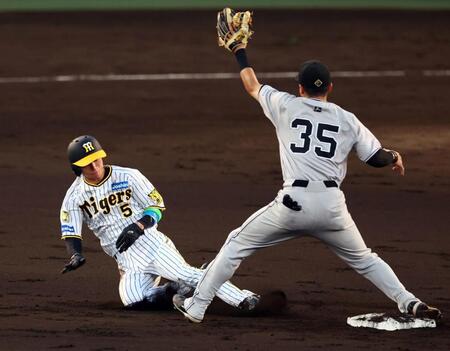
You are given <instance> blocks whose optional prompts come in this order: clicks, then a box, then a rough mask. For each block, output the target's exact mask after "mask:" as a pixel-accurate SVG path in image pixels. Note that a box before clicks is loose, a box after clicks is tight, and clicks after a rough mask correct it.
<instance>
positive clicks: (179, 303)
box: [172, 294, 202, 323]
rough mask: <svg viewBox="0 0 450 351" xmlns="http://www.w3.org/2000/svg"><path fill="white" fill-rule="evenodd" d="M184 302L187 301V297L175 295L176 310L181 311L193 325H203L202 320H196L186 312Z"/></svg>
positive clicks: (174, 304) (173, 299) (173, 300)
mask: <svg viewBox="0 0 450 351" xmlns="http://www.w3.org/2000/svg"><path fill="white" fill-rule="evenodd" d="M184 300H186V297H184V296H182V295H178V294H175V295H174V296H173V298H172V302H173V306H174V308H175V309H176V310H178V311H180V312H181V313H182V314H183V315H184V316H185V317H186V319H188V320H189V321H191V322H193V323H201V322H202V320H201V319H198V318H195V317H194V316H192V315H190V314H189V313H188V312H187V311H186V309H185V308H184Z"/></svg>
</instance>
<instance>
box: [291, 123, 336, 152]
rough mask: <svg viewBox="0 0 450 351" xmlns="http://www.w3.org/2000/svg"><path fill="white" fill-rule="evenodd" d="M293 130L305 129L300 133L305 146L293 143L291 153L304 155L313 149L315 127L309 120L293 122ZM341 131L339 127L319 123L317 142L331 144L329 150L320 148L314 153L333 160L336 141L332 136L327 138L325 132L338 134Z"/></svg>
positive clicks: (317, 147)
mask: <svg viewBox="0 0 450 351" xmlns="http://www.w3.org/2000/svg"><path fill="white" fill-rule="evenodd" d="M291 127H292V128H295V129H297V128H299V127H304V131H303V132H301V133H300V140H302V141H303V145H302V146H299V145H298V144H296V143H291V145H290V148H291V151H292V152H294V153H297V154H304V153H306V152H308V151H309V149H310V148H311V134H312V133H313V125H312V123H311V122H310V121H308V120H307V119H301V118H296V119H294V120H293V121H292V124H291ZM338 131H339V127H338V126H333V125H331V124H325V123H319V124H318V125H317V134H316V136H317V140H319V141H321V142H322V143H325V144H329V145H330V146H329V147H328V150H324V149H322V148H321V147H320V146H316V147H315V148H314V152H315V153H316V155H317V156H320V157H325V158H332V157H333V156H334V155H335V153H336V146H337V143H336V140H334V139H333V138H332V137H331V136H326V135H325V134H324V133H325V132H332V133H337V132H338Z"/></svg>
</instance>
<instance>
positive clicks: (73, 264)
mask: <svg viewBox="0 0 450 351" xmlns="http://www.w3.org/2000/svg"><path fill="white" fill-rule="evenodd" d="M85 263H86V259H85V258H84V257H83V255H82V254H80V253H78V252H75V253H74V254H73V255H72V257H71V258H70V261H69V263H67V264H66V265H65V266H64V268H63V270H62V271H61V274H64V273H67V272H70V271H74V270H75V269H77V268H80V267H81V266H82V265H84V264H85Z"/></svg>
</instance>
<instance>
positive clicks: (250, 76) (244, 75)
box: [234, 49, 262, 100]
mask: <svg viewBox="0 0 450 351" xmlns="http://www.w3.org/2000/svg"><path fill="white" fill-rule="evenodd" d="M234 55H235V57H236V60H237V62H238V64H239V67H240V69H241V72H240V75H241V79H242V83H243V84H244V88H245V90H246V91H247V93H249V95H250V96H252V97H253V98H254V99H256V100H258V94H259V90H260V89H261V87H262V84H260V83H259V81H258V78H257V77H256V74H255V71H254V70H253V68H251V67H250V65H249V63H248V59H247V54H246V52H245V49H239V50H237V51H236V52H235V54H234Z"/></svg>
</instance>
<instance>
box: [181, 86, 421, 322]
mask: <svg viewBox="0 0 450 351" xmlns="http://www.w3.org/2000/svg"><path fill="white" fill-rule="evenodd" d="M259 102H260V104H261V106H262V108H263V111H264V114H265V115H266V116H267V117H268V118H269V119H270V121H271V122H272V123H273V125H274V126H275V128H276V133H277V137H278V141H279V147H280V159H281V168H282V172H283V180H284V184H283V189H282V190H280V191H279V192H278V195H277V197H276V198H275V200H274V201H272V202H271V203H269V204H268V205H267V206H265V207H263V208H262V209H260V210H259V211H257V212H256V213H254V214H253V215H252V216H250V218H248V219H247V220H246V221H245V222H244V224H242V226H240V227H239V228H237V229H235V230H233V231H232V232H231V233H230V235H229V236H228V238H227V240H226V241H225V244H224V245H223V247H222V248H221V250H220V252H219V254H218V255H217V257H216V258H215V260H214V261H213V262H212V263H211V264H210V265H209V266H208V268H207V269H206V271H205V273H204V275H203V277H202V279H201V281H200V283H199V285H198V286H197V289H196V291H195V293H194V295H193V297H192V298H189V299H186V300H185V302H184V308H185V309H186V311H187V312H188V313H189V314H190V315H192V316H193V317H195V318H197V319H200V320H201V319H203V317H204V313H205V311H206V308H207V307H208V305H209V304H210V302H211V301H212V299H213V297H214V295H215V293H216V291H217V289H218V288H219V287H220V286H221V285H222V283H223V282H225V281H226V280H228V279H229V278H231V276H232V275H233V273H234V271H235V270H236V269H237V268H238V267H239V264H240V263H241V261H242V260H243V259H244V258H245V257H247V256H249V255H251V254H252V253H254V252H255V251H256V250H258V249H261V248H264V247H268V246H272V245H275V244H277V243H280V242H283V241H286V240H289V239H293V238H298V237H301V236H304V235H311V236H313V237H315V238H318V239H320V240H321V241H323V242H324V243H325V244H327V245H328V246H329V248H330V249H331V250H332V251H333V252H334V253H335V254H336V255H338V256H339V257H340V258H341V259H342V260H344V261H345V262H346V263H347V264H348V265H349V266H350V267H352V268H353V269H355V270H356V271H357V272H358V273H360V274H362V275H363V276H364V277H366V278H367V279H369V280H370V281H371V282H372V283H373V284H375V285H376V286H377V287H378V288H379V289H380V290H381V291H383V292H384V293H385V294H386V295H387V296H388V297H389V298H390V299H392V300H394V301H395V302H396V303H397V305H398V308H399V309H400V311H401V312H406V311H407V306H408V303H409V302H411V301H413V300H418V299H417V298H415V296H414V295H413V294H411V293H410V292H408V291H407V290H406V289H405V287H404V286H403V285H402V284H401V282H400V281H399V280H398V278H397V277H396V275H395V273H394V272H393V271H392V269H391V268H390V267H389V266H388V265H387V264H386V263H385V262H384V261H383V260H382V259H381V258H379V257H378V256H377V254H375V253H373V252H372V251H371V250H370V249H369V248H367V246H366V244H365V243H364V240H363V239H362V237H361V234H360V233H359V231H358V228H357V227H356V225H355V223H354V221H353V219H352V217H351V216H350V213H349V212H348V210H347V206H346V203H345V197H344V194H343V192H342V191H341V190H340V189H339V188H338V185H339V184H341V182H342V181H343V179H344V177H345V174H346V170H347V157H348V154H349V153H350V151H351V150H352V149H355V150H356V152H357V154H358V157H359V158H360V159H361V160H362V161H363V162H365V161H367V160H368V159H369V158H370V157H371V156H372V155H374V154H375V153H376V152H377V150H379V149H380V148H381V145H380V142H379V141H378V140H377V138H376V137H375V136H374V135H373V134H372V133H371V132H370V131H369V130H368V129H367V128H366V127H365V126H364V125H363V124H362V123H361V122H360V121H359V120H358V119H357V118H356V116H355V115H354V114H352V113H350V112H347V111H345V110H344V109H342V108H341V107H339V106H337V105H335V104H333V103H329V102H322V101H319V100H315V99H310V98H304V97H297V96H294V95H291V94H288V93H285V92H280V91H277V90H276V89H274V88H272V87H271V86H269V85H264V86H262V88H261V90H260V92H259ZM295 180H300V183H303V185H305V183H307V185H306V187H305V186H303V187H302V186H295V184H293V183H294V182H295ZM305 181H308V182H305ZM324 181H327V183H328V185H330V183H332V184H334V186H333V185H331V186H329V187H327V186H326V185H325V183H324ZM333 181H334V182H335V183H333ZM297 183H298V182H297ZM293 185H294V186H293ZM286 194H288V195H289V196H290V197H291V198H292V199H293V200H294V201H296V202H298V204H299V205H300V206H301V210H300V211H294V210H292V209H290V208H288V207H286V206H285V205H284V204H283V198H284V196H285V195H286Z"/></svg>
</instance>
